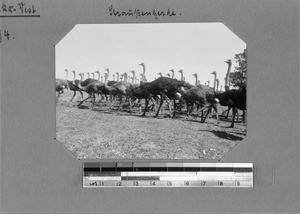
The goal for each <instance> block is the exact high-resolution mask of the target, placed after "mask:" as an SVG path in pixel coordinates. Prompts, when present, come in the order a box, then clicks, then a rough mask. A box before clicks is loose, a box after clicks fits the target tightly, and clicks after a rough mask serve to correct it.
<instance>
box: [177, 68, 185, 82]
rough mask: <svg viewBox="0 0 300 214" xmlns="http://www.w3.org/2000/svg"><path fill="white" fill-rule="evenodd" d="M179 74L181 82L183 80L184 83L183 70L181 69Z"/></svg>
mask: <svg viewBox="0 0 300 214" xmlns="http://www.w3.org/2000/svg"><path fill="white" fill-rule="evenodd" d="M178 72H179V73H180V75H181V77H180V80H181V81H184V79H185V78H184V76H183V70H182V69H180V70H179V71H178Z"/></svg>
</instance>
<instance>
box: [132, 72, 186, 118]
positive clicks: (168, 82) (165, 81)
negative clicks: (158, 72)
mask: <svg viewBox="0 0 300 214" xmlns="http://www.w3.org/2000/svg"><path fill="white" fill-rule="evenodd" d="M185 86H186V83H185V82H184V81H179V80H176V79H171V78H168V77H159V78H157V79H156V80H154V81H152V82H148V83H143V84H141V85H140V86H138V87H136V88H134V89H132V92H133V93H132V94H133V96H136V97H138V98H140V99H142V98H144V99H146V104H145V110H144V113H143V116H145V114H146V110H147V107H148V103H149V102H148V101H149V99H150V98H151V96H159V97H160V105H159V107H158V110H157V112H156V114H155V117H158V114H159V111H160V109H161V106H162V104H163V101H164V99H168V98H169V99H173V100H174V102H175V99H178V95H179V92H180V88H181V87H185ZM169 108H170V107H169ZM173 116H175V111H174V112H173Z"/></svg>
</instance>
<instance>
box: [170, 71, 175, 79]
mask: <svg viewBox="0 0 300 214" xmlns="http://www.w3.org/2000/svg"><path fill="white" fill-rule="evenodd" d="M170 71H171V72H172V79H174V69H171V70H170Z"/></svg>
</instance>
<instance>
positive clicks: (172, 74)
mask: <svg viewBox="0 0 300 214" xmlns="http://www.w3.org/2000/svg"><path fill="white" fill-rule="evenodd" d="M172 79H174V71H173V72H172Z"/></svg>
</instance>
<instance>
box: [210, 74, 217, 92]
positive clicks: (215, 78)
mask: <svg viewBox="0 0 300 214" xmlns="http://www.w3.org/2000/svg"><path fill="white" fill-rule="evenodd" d="M211 74H212V75H214V87H213V89H214V90H216V81H217V72H216V71H213V72H211Z"/></svg>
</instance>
